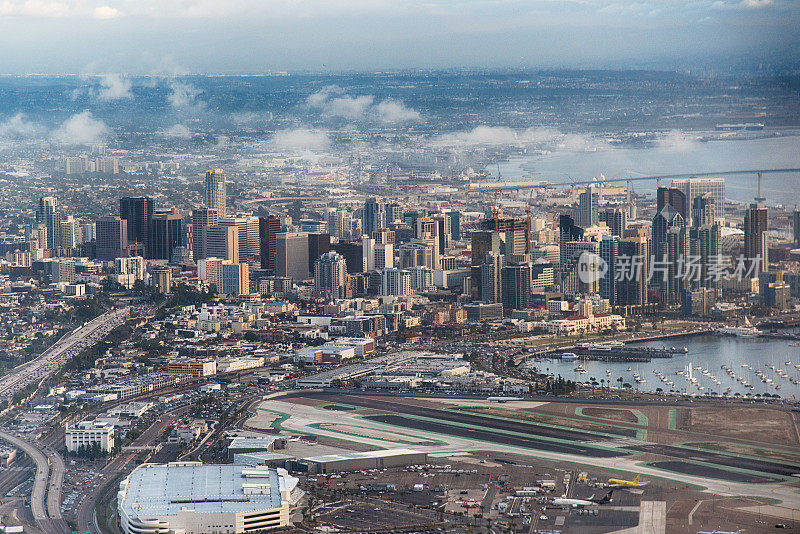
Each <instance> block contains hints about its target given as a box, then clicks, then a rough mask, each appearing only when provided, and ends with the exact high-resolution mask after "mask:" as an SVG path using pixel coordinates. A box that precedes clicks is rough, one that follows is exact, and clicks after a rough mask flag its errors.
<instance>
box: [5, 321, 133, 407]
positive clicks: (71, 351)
mask: <svg viewBox="0 0 800 534" xmlns="http://www.w3.org/2000/svg"><path fill="white" fill-rule="evenodd" d="M129 311H130V308H127V307H125V308H119V309H115V310H110V311H108V312H106V313H104V314H103V315H100V316H99V317H96V318H95V319H93V320H91V321H90V322H88V323H87V324H86V325H84V326H82V327H78V328H76V329H75V330H74V331H72V332H70V333H69V334H67V335H65V336H64V337H62V338H61V339H59V340H58V341H56V342H55V343H54V344H53V345H52V346H50V348H48V349H47V350H46V351H44V352H43V353H42V354H40V355H39V356H37V357H36V358H34V359H33V360H31V361H29V362H26V363H23V364H22V365H19V366H17V367H15V368H14V369H12V370H11V372H9V373H8V374H7V375H5V376H4V377H3V378H0V399H2V398H6V399H9V398H11V397H13V396H14V395H15V394H16V393H18V392H19V391H22V390H23V389H24V388H25V387H26V386H28V385H29V384H32V383H34V382H41V381H42V380H44V379H45V378H47V377H48V376H50V375H51V374H53V373H55V372H57V371H58V370H59V369H60V368H61V366H63V365H64V364H65V363H67V361H68V360H69V359H70V358H72V357H73V356H75V355H77V354H78V353H79V352H80V351H81V350H83V349H84V348H86V347H88V346H89V345H91V344H93V343H94V342H95V341H97V340H98V339H100V338H101V337H103V336H105V335H106V334H108V332H110V331H111V330H112V329H114V328H116V327H117V326H119V325H121V324H122V323H123V322H124V321H125V319H126V318H127V316H128V313H129Z"/></svg>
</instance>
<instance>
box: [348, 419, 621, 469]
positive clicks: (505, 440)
mask: <svg viewBox="0 0 800 534" xmlns="http://www.w3.org/2000/svg"><path fill="white" fill-rule="evenodd" d="M364 419H368V420H370V421H376V422H378V423H384V424H389V425H394V426H401V427H404V428H413V429H415V430H422V431H425V432H436V433H437V434H446V435H450V436H458V437H461V438H469V439H477V440H480V441H487V442H490V443H502V444H504V445H512V446H515V447H523V448H525V449H536V450H547V451H553V452H561V453H564V454H580V455H583V456H589V457H594V458H612V457H615V456H624V455H625V454H624V453H622V454H620V453H618V452H616V451H613V450H610V449H601V448H598V447H590V446H587V445H583V444H582V443H580V442H576V443H559V442H558V441H551V440H546V439H537V438H536V437H533V436H531V437H522V436H514V435H511V434H504V433H502V432H494V431H492V430H491V429H489V428H486V429H484V430H479V429H477V428H468V427H464V426H458V425H454V424H448V423H444V422H436V421H425V420H422V419H413V418H411V417H404V416H402V415H393V414H386V415H367V416H365V417H364Z"/></svg>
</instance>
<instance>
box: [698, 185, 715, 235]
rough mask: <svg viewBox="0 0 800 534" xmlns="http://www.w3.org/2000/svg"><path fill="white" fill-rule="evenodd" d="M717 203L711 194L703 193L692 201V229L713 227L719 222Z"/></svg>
mask: <svg viewBox="0 0 800 534" xmlns="http://www.w3.org/2000/svg"><path fill="white" fill-rule="evenodd" d="M716 211H717V210H716V203H715V202H714V197H713V196H712V195H711V193H703V194H702V195H700V196H697V197H694V198H693V199H692V227H693V228H699V227H701V226H705V225H712V224H714V223H715V221H716V220H717V217H716Z"/></svg>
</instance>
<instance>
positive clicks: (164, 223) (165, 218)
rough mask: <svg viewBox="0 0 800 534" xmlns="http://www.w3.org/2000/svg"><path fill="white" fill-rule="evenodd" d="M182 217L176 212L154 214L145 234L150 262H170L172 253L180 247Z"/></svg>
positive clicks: (182, 230) (182, 238)
mask: <svg viewBox="0 0 800 534" xmlns="http://www.w3.org/2000/svg"><path fill="white" fill-rule="evenodd" d="M183 232H184V229H183V217H181V214H180V213H177V212H174V211H172V212H163V213H154V214H153V216H152V217H151V218H150V231H149V232H148V234H147V249H148V250H147V257H148V258H149V259H152V260H167V261H169V260H171V259H172V251H173V250H174V249H175V247H179V246H181V243H182V242H183V240H184V237H183Z"/></svg>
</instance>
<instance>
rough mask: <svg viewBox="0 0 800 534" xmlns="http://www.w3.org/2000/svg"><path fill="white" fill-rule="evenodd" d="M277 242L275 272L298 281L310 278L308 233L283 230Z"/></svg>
mask: <svg viewBox="0 0 800 534" xmlns="http://www.w3.org/2000/svg"><path fill="white" fill-rule="evenodd" d="M275 243H276V245H275V248H276V250H275V274H276V275H277V276H286V277H288V278H291V279H293V280H298V281H299V280H307V279H309V278H310V277H311V275H310V273H309V271H308V234H306V233H304V232H281V233H279V234H278V235H277V236H276V241H275Z"/></svg>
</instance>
